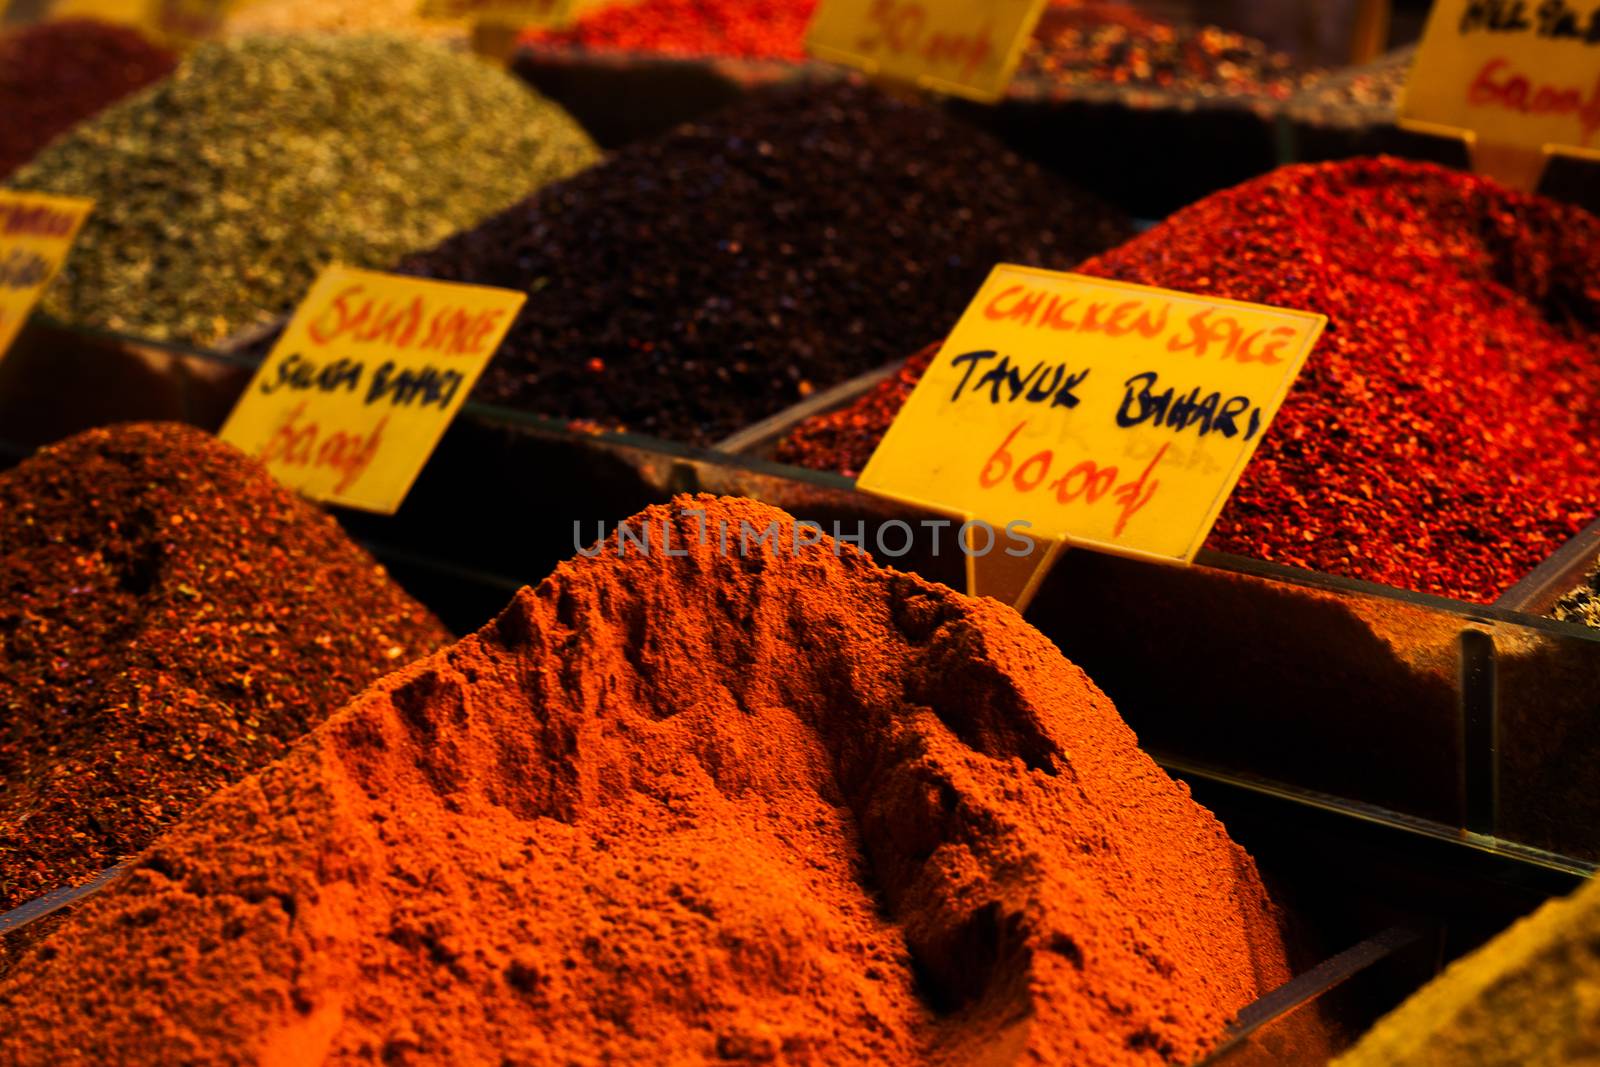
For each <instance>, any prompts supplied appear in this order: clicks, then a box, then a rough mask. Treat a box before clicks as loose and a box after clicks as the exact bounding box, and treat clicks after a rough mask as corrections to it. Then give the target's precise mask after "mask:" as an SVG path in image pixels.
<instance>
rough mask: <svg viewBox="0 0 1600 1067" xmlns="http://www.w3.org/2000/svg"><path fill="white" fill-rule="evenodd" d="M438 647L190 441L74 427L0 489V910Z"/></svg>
mask: <svg viewBox="0 0 1600 1067" xmlns="http://www.w3.org/2000/svg"><path fill="white" fill-rule="evenodd" d="M448 639H449V635H448V634H447V633H446V632H445V631H444V629H443V627H441V626H440V625H439V624H438V622H436V621H435V620H434V618H433V617H432V616H431V615H430V614H429V613H428V612H427V611H426V610H425V609H423V608H422V607H420V606H419V605H418V604H416V603H415V602H414V601H412V600H411V599H410V598H409V597H408V596H406V595H405V594H404V593H403V592H401V591H400V589H399V588H398V587H397V586H395V585H393V584H392V583H391V582H390V580H389V578H388V576H387V575H386V574H385V573H384V571H383V569H382V568H381V567H379V566H378V565H377V564H376V563H374V562H373V561H372V559H371V558H369V557H368V556H367V554H366V553H365V552H363V551H361V550H360V549H358V548H356V547H355V546H354V545H353V544H352V543H351V542H350V541H348V540H347V539H346V538H345V536H344V534H343V533H342V531H341V530H340V529H339V526H338V524H337V523H335V522H334V521H333V519H332V518H330V517H329V516H328V515H326V514H325V513H323V512H321V511H320V510H318V509H316V508H314V507H312V506H311V505H309V504H307V503H305V502H303V501H302V500H300V499H299V498H298V497H297V496H295V495H294V494H293V493H290V492H289V491H287V490H285V489H283V488H282V487H281V486H279V485H278V484H277V482H275V481H274V480H273V479H272V477H271V476H270V475H269V474H267V472H266V470H265V468H263V467H261V466H260V465H259V464H257V463H256V462H255V461H253V460H251V459H248V458H247V457H245V456H244V455H243V454H241V453H240V452H238V451H237V450H235V449H234V448H232V447H231V446H229V445H225V444H222V443H221V442H219V441H217V440H216V439H215V438H213V437H211V436H210V435H209V434H205V433H202V432H200V431H199V430H195V429H192V428H190V427H185V426H179V425H176V424H153V425H151V424H147V425H127V426H121V427H113V428H111V429H106V430H94V431H91V432H89V433H85V434H82V435H80V436H78V437H75V438H72V439H70V440H68V441H65V442H63V443H61V444H59V445H55V446H53V447H51V448H48V449H45V450H43V451H41V452H40V453H39V454H37V455H36V456H34V457H33V458H32V459H29V460H27V461H26V462H24V463H23V464H21V465H20V466H18V467H17V468H15V469H14V470H11V471H8V472H6V473H4V474H0V709H3V711H4V714H3V715H0V911H5V910H7V909H8V908H10V907H12V906H14V905H16V904H19V903H21V902H23V901H25V900H28V899H30V898H32V897H36V896H38V895H39V894H41V893H44V892H47V891H49V890H52V889H57V888H61V887H63V886H67V885H72V884H75V883H77V882H79V881H82V880H83V879H84V878H86V877H88V876H89V875H91V874H93V873H95V872H96V871H99V870H100V869H102V868H104V867H108V866H110V865H111V864H112V863H113V862H115V861H116V860H118V859H120V858H121V857H124V856H127V855H131V854H132V853H134V852H137V851H138V850H140V849H142V848H143V847H144V846H145V845H147V844H149V842H150V841H151V839H152V838H154V837H155V835H156V834H157V833H158V832H159V831H160V830H161V829H162V828H164V827H166V826H168V825H170V824H171V823H173V822H174V821H175V820H177V819H179V818H181V817H183V816H184V815H185V814H187V813H188V812H189V811H190V810H191V809H192V808H194V806H195V805H196V804H198V803H200V802H201V801H202V800H204V799H205V798H206V797H207V796H209V795H210V794H211V793H212V792H214V791H215V790H216V789H218V788H219V787H221V786H224V785H227V784H229V783H231V782H234V781H237V780H238V779H239V778H242V777H243V776H244V775H246V774H249V773H250V772H251V771H254V770H255V769H257V768H258V767H260V766H262V765H263V764H265V763H267V762H269V761H271V760H273V759H276V758H278V757H279V756H281V755H282V754H283V753H284V752H285V751H286V750H287V748H288V746H289V745H290V744H291V743H292V742H293V741H294V739H295V738H297V737H299V736H300V735H301V734H302V733H304V732H305V731H306V730H308V729H310V728H311V727H312V726H314V725H316V724H317V723H318V722H320V721H322V719H323V718H324V717H326V716H327V715H328V714H329V713H330V712H332V711H333V710H334V709H335V708H337V707H338V706H339V705H340V704H342V703H343V702H344V701H345V700H347V699H349V698H350V697H351V696H353V695H354V694H355V693H357V692H358V691H360V689H361V688H362V687H363V686H365V685H367V684H368V683H369V682H371V681H373V680H374V679H376V678H378V677H380V676H381V675H383V674H386V673H388V672H389V671H392V670H394V669H396V668H398V667H401V666H403V665H404V664H406V663H407V662H409V661H410V660H412V659H415V658H416V657H418V656H420V655H423V654H425V653H427V652H431V651H432V650H433V649H435V648H437V647H438V646H439V645H440V644H442V643H444V642H445V641H447V640H448Z"/></svg>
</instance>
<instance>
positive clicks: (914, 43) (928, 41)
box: [806, 0, 1047, 101]
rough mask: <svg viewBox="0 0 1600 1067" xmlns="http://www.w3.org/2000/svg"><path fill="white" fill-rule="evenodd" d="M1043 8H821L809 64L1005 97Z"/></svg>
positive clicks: (1017, 3) (896, 3)
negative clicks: (843, 66)
mask: <svg viewBox="0 0 1600 1067" xmlns="http://www.w3.org/2000/svg"><path fill="white" fill-rule="evenodd" d="M1046 3H1047V0H822V2H821V3H820V4H818V5H817V11H816V14H815V15H813V16H812V18H811V25H810V26H809V27H808V28H807V30H806V49H807V50H808V51H809V52H810V53H811V54H812V55H814V56H817V57H819V58H822V59H827V60H832V61H834V62H836V63H845V64H848V65H850V66H853V67H858V68H860V69H862V70H864V71H866V72H867V73H868V74H881V75H883V76H885V77H890V78H897V79H900V80H902V81H909V82H913V83H915V84H917V85H920V86H922V87H924V88H927V89H934V90H937V91H939V92H942V93H949V94H951V95H954V96H964V97H968V98H969V99H973V100H980V101H993V100H998V99H1000V97H1001V96H1003V95H1004V94H1005V91H1006V86H1008V85H1009V84H1011V76H1012V75H1013V74H1015V73H1016V69H1017V61H1018V60H1019V59H1021V58H1022V49H1023V47H1024V46H1025V45H1026V44H1027V43H1028V37H1029V36H1030V35H1031V34H1032V33H1033V28H1034V25H1035V24H1036V23H1037V22H1038V21H1039V16H1040V15H1041V14H1043V13H1044V8H1045V4H1046Z"/></svg>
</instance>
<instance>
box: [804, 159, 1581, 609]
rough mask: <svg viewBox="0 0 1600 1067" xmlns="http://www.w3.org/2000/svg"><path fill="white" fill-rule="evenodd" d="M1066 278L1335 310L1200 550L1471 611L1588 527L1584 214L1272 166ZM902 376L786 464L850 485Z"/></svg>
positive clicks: (1460, 177)
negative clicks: (843, 476)
mask: <svg viewBox="0 0 1600 1067" xmlns="http://www.w3.org/2000/svg"><path fill="white" fill-rule="evenodd" d="M1078 270H1080V271H1081V272H1082V273H1084V274H1094V275H1100V276H1102V277H1108V278H1118V279H1121V280H1123V281H1130V282H1141V283H1144V284H1146V285H1156V286H1161V287H1164V288H1168V289H1177V290H1180V291H1183V292H1190V293H1199V294H1202V295H1210V296H1222V297H1230V298H1232V299H1235V300H1248V301H1252V302H1255V303H1261V304H1270V305H1273V306H1277V307H1285V308H1297V309H1300V310H1304V311H1317V312H1321V313H1323V314H1325V315H1327V316H1328V318H1329V322H1328V327H1327V330H1326V331H1325V332H1324V333H1323V335H1322V338H1321V340H1319V341H1318V342H1317V346H1316V348H1315V349H1314V350H1313V351H1312V353H1311V357H1310V358H1309V359H1308V360H1307V362H1306V366H1305V369H1304V370H1303V371H1302V372H1301V374H1300V377H1299V379H1298V380H1297V381H1296V383H1295V385H1294V388H1293V389H1292V390H1291V391H1290V393H1289V396H1288V399H1287V400H1285V402H1284V404H1283V407H1282V409H1281V410H1280V411H1279V413H1278V416H1277V419H1276V421H1275V422H1274V423H1273V425H1272V427H1271V429H1270V430H1269V431H1268V432H1267V434H1266V436H1265V437H1264V438H1263V439H1262V442H1261V446H1260V448H1259V450H1258V451H1257V453H1256V455H1255V457H1254V459H1253V460H1252V461H1251V463H1250V466H1249V467H1247V468H1246V470H1245V472H1244V476H1243V477H1242V478H1241V479H1240V481H1239V485H1238V487H1237V488H1236V489H1235V490H1234V492H1233V495H1232V497H1231V498H1230V499H1229V502H1228V505H1227V506H1226V507H1225V508H1224V509H1223V511H1222V515H1221V517H1220V518H1219V519H1218V520H1217V525H1216V528H1215V529H1214V530H1213V531H1212V534H1211V537H1210V539H1209V540H1208V541H1207V545H1208V547H1210V548H1214V549H1220V550H1223V551H1227V552H1237V553H1241V554H1244V555H1248V556H1254V557H1256V558H1258V559H1269V560H1275V561H1278V562H1282V563H1289V564H1294V565H1297V566H1302V567H1309V568H1311V569H1313V570H1320V571H1324V572H1327V573H1330V574H1341V575H1347V576H1349V577H1353V578H1365V579H1368V580H1370V581H1374V582H1380V583H1383V584H1385V585H1391V586H1398V587H1400V588H1402V589H1413V590H1417V591H1419V592H1424V593H1436V594H1439V595H1442V596H1449V597H1455V598H1458V599H1462V600H1469V601H1477V602H1481V603H1487V602H1490V601H1492V600H1494V599H1495V598H1496V597H1498V596H1499V595H1500V594H1501V593H1503V592H1505V590H1506V589H1508V588H1510V587H1511V586H1512V585H1514V584H1516V582H1517V581H1519V580H1520V579H1521V578H1522V577H1523V576H1524V575H1526V574H1527V573H1528V572H1529V571H1531V570H1532V569H1533V568H1534V567H1536V566H1538V564H1539V563H1541V562H1542V561H1543V560H1544V559H1545V558H1546V557H1548V556H1549V555H1550V554H1551V553H1552V552H1554V551H1555V550H1556V549H1557V548H1558V547H1560V545H1561V544H1562V542H1563V541H1565V540H1566V539H1567V538H1569V537H1571V536H1572V535H1573V534H1575V533H1577V532H1578V531H1579V530H1580V529H1582V528H1583V527H1584V526H1585V525H1587V524H1588V523H1589V522H1590V521H1592V520H1593V519H1594V518H1595V516H1596V515H1597V514H1600V449H1597V447H1596V445H1595V443H1594V442H1595V440H1596V438H1597V436H1600V219H1597V218H1595V217H1594V216H1593V215H1590V214H1588V213H1587V212H1584V211H1583V210H1581V209H1579V208H1575V207H1569V206H1567V205H1563V204H1558V203H1556V202H1554V201H1551V200H1546V199H1542V198H1539V197H1532V196H1525V195H1523V194H1520V193H1515V192H1512V191H1510V190H1508V189H1505V188H1503V187H1501V186H1499V185H1497V184H1495V183H1494V182H1492V181H1490V180H1488V179H1485V178H1477V177H1474V176H1472V175H1468V174H1461V173H1458V172H1456V171H1451V170H1446V169H1444V168H1442V167H1436V166H1433V165H1431V164H1425V163H1406V162H1401V161H1399V160H1394V159H1368V160H1353V161H1349V162H1343V163H1333V164H1322V165H1317V166H1296V167H1285V168H1283V169H1281V170H1278V171H1276V172H1274V173H1272V174H1270V175H1267V176H1266V177H1263V178H1258V179H1256V180H1254V181H1250V182H1246V183H1245V184H1243V185H1240V186H1238V187H1237V188H1234V189H1230V190H1228V191H1226V192H1222V193H1218V194H1216V195H1215V196H1210V197H1207V198H1206V199H1204V200H1202V201H1200V202H1199V203H1197V204H1194V205H1193V206H1191V207H1188V208H1185V209H1184V210H1182V211H1180V212H1178V213H1177V214H1175V215H1173V216H1172V217H1171V218H1170V219H1168V220H1167V221H1166V222H1164V223H1162V224H1161V225H1159V226H1157V227H1155V228H1154V229H1152V230H1150V231H1149V232H1147V233H1144V234H1141V235H1140V236H1139V237H1137V238H1135V239H1133V240H1131V241H1129V242H1127V243H1126V244H1123V245H1121V246H1119V247H1117V248H1114V249H1112V250H1111V251H1109V252H1106V253H1103V254H1101V255H1099V256H1096V257H1094V258H1092V259H1090V260H1088V261H1087V262H1085V263H1084V264H1083V265H1082V266H1081V267H1079V268H1078ZM923 358H924V359H926V358H927V357H926V356H924V357H923ZM919 373H920V371H918V370H916V369H915V368H912V369H911V370H909V371H908V373H907V374H905V375H902V376H900V377H898V378H896V379H891V380H890V381H889V382H887V383H885V384H884V385H883V386H882V387H881V388H880V389H879V390H878V391H877V392H875V393H874V394H872V395H870V396H866V397H864V398H863V399H862V400H861V402H860V403H859V404H858V405H856V406H854V407H852V408H850V409H847V410H845V411H842V412H834V413H831V414H828V415H825V416H821V417H819V418H818V419H816V420H815V421H813V422H811V423H809V424H806V425H804V426H802V427H801V428H800V429H799V430H797V432H796V433H795V434H794V435H793V437H792V438H791V439H790V440H789V441H787V442H785V443H784V444H783V445H781V446H780V456H781V457H782V458H785V459H786V460H787V461H789V462H797V463H801V464H804V465H807V466H816V467H821V468H824V469H841V470H845V471H850V472H858V471H859V470H860V467H861V466H862V465H864V464H865V462H866V459H867V457H869V456H870V455H871V452H872V447H873V444H875V442H876V440H877V438H879V437H881V436H882V434H883V432H884V431H885V430H886V429H887V428H888V425H889V423H890V422H891V421H893V418H894V414H895V413H896V412H897V411H898V410H899V404H900V403H901V402H902V401H903V399H904V397H905V396H906V395H909V393H910V389H911V386H912V385H914V384H915V380H916V377H917V375H918V374H919Z"/></svg>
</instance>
